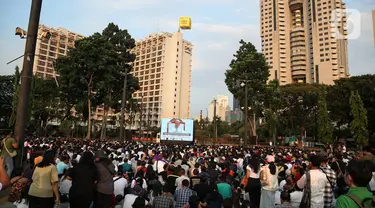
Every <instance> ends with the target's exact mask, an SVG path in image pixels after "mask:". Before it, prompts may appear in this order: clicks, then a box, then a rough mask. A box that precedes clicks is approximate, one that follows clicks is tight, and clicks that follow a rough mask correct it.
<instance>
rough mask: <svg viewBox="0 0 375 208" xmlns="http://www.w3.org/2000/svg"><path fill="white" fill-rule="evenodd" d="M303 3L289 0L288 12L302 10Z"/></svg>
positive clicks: (302, 0) (301, 0)
mask: <svg viewBox="0 0 375 208" xmlns="http://www.w3.org/2000/svg"><path fill="white" fill-rule="evenodd" d="M303 2H304V0H289V8H290V10H292V11H294V10H296V9H302V8H303Z"/></svg>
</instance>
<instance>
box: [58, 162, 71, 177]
mask: <svg viewBox="0 0 375 208" xmlns="http://www.w3.org/2000/svg"><path fill="white" fill-rule="evenodd" d="M56 168H57V174H59V175H61V174H64V170H68V169H69V165H67V164H65V163H64V162H59V163H57V165H56Z"/></svg>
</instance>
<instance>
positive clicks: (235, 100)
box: [233, 97, 240, 110]
mask: <svg viewBox="0 0 375 208" xmlns="http://www.w3.org/2000/svg"><path fill="white" fill-rule="evenodd" d="M236 109H240V101H239V100H237V99H236V98H234V97H233V110H236Z"/></svg>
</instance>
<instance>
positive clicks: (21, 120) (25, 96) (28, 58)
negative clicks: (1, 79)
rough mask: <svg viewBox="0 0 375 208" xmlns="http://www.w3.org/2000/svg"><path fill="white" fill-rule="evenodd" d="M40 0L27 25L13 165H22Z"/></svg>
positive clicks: (32, 10)
mask: <svg viewBox="0 0 375 208" xmlns="http://www.w3.org/2000/svg"><path fill="white" fill-rule="evenodd" d="M41 9H42V0H33V1H32V3H31V10H30V17H29V26H28V30H27V31H28V33H27V39H26V47H25V54H24V58H23V67H22V72H21V86H20V92H19V94H18V105H17V117H16V125H15V129H14V130H15V138H16V140H17V142H18V144H19V148H18V154H17V157H16V160H15V167H16V168H17V167H22V158H23V143H24V138H25V130H26V122H27V118H28V115H29V113H28V111H29V99H30V88H31V82H32V78H33V65H34V56H35V48H36V41H37V38H38V27H39V19H40V12H41Z"/></svg>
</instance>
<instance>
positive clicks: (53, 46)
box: [33, 25, 84, 78]
mask: <svg viewBox="0 0 375 208" xmlns="http://www.w3.org/2000/svg"><path fill="white" fill-rule="evenodd" d="M43 32H50V33H51V38H49V39H41V38H38V39H37V42H36V50H35V53H36V56H35V60H34V68H33V72H34V75H36V76H39V77H44V78H55V77H56V76H58V74H56V72H55V70H54V69H53V62H54V60H55V59H56V58H57V57H58V56H65V55H66V54H67V52H68V48H69V47H74V42H75V41H76V40H77V39H79V38H82V37H84V36H83V35H80V34H77V33H74V32H71V31H69V30H67V29H64V28H61V27H59V28H57V29H55V28H53V27H48V26H45V25H39V29H38V36H41V35H42V33H43Z"/></svg>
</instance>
